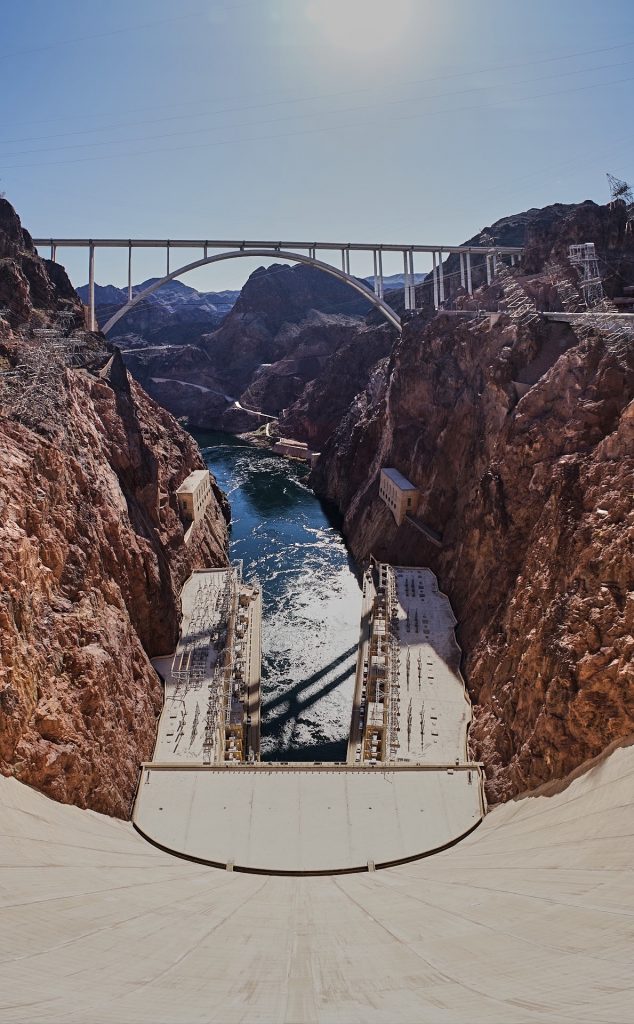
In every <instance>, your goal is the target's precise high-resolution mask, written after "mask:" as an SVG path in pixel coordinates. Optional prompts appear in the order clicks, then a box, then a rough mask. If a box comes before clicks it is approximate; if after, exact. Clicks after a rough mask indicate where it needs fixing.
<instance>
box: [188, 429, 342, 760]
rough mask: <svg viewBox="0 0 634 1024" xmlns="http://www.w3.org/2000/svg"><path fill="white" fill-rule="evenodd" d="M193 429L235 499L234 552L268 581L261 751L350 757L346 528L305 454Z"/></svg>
mask: <svg viewBox="0 0 634 1024" xmlns="http://www.w3.org/2000/svg"><path fill="white" fill-rule="evenodd" d="M195 437H196V440H197V441H198V443H199V444H200V446H201V448H202V451H203V455H204V457H205V459H206V461H207V464H208V466H209V468H210V469H211V470H212V472H213V473H214V475H215V476H216V479H217V480H218V483H219V485H220V486H221V487H222V489H223V490H224V491H225V492H226V493H227V494H228V496H229V501H230V502H231V511H232V516H233V525H232V531H231V558H232V559H238V558H241V559H243V561H244V573H245V577H246V578H247V579H249V578H251V577H253V576H257V577H258V578H259V580H260V582H261V584H262V593H263V605H264V607H263V611H264V615H263V622H262V651H263V659H262V661H263V664H262V714H263V721H262V757H263V758H264V759H268V760H275V761H292V760H306V761H312V760H316V761H342V760H345V757H346V744H347V738H348V731H349V728H350V713H351V708H352V695H353V689H354V671H355V666H356V650H357V641H358V636H359V616H360V610H361V590H360V585H359V580H358V576H357V574H356V567H355V565H354V563H353V561H352V560H351V558H350V556H349V555H348V552H347V550H346V547H345V544H344V542H343V538H342V536H341V533H340V532H339V530H338V528H337V525H336V523H335V521H334V520H333V518H332V516H331V515H329V513H328V511H327V510H326V509H325V508H324V506H323V505H322V504H321V502H320V501H319V499H318V498H317V497H316V496H315V494H314V493H313V492H312V491H311V489H310V488H309V487H308V486H307V485H306V478H307V476H308V471H307V469H306V467H305V466H303V465H302V464H301V463H297V462H289V461H288V460H286V459H282V458H280V457H279V456H277V455H273V454H271V453H270V452H269V451H267V450H264V449H261V448H253V447H250V446H247V445H245V444H244V442H243V441H241V440H240V439H239V438H235V437H232V436H231V435H228V434H221V433H217V432H209V431H205V432H202V431H199V432H196V433H195Z"/></svg>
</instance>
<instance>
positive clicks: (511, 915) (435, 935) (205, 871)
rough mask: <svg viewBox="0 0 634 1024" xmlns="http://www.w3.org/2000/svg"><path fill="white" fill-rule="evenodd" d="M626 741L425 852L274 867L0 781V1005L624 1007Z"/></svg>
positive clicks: (143, 1008) (461, 1012)
mask: <svg viewBox="0 0 634 1024" xmlns="http://www.w3.org/2000/svg"><path fill="white" fill-rule="evenodd" d="M633 794H634V747H629V748H621V749H618V750H616V751H615V752H613V753H612V754H611V756H610V757H609V758H606V759H604V760H603V761H601V762H600V763H598V764H597V765H595V766H594V767H592V768H591V769H590V770H588V771H587V772H586V773H585V774H583V775H581V776H580V777H578V778H576V779H575V780H574V781H572V782H571V783H570V784H569V785H568V786H567V788H564V789H562V791H561V792H559V793H558V794H556V795H553V796H537V797H530V798H526V799H523V800H517V801H514V802H511V803H508V804H506V805H504V806H502V807H500V808H497V809H494V810H493V811H492V812H491V813H490V814H489V815H487V817H486V818H485V819H484V821H483V822H482V824H481V825H480V826H479V828H478V829H477V830H476V831H475V832H473V833H472V834H471V835H470V836H468V837H467V838H466V839H464V840H463V841H462V842H461V843H459V844H458V845H456V846H454V847H453V848H451V849H449V850H447V851H445V852H443V853H439V854H437V855H435V856H433V857H430V858H428V859H423V860H417V861H414V862H412V863H409V864H404V865H401V866H397V867H393V868H386V869H383V870H376V871H369V872H364V873H356V874H347V875H337V876H330V877H273V876H266V875H265V876H262V875H255V874H246V873H239V872H238V871H237V870H234V871H226V870H223V871H220V870H217V869H215V868H212V867H208V866H206V865H199V864H195V863H191V862H189V861H186V860H182V859H177V858H175V857H173V856H170V855H168V854H166V853H163V852H162V851H160V850H157V849H156V848H154V847H153V846H151V845H149V844H148V843H147V842H145V841H144V840H143V839H142V838H141V837H140V836H139V835H138V834H137V833H136V832H135V831H134V829H133V827H132V825H131V824H129V823H125V822H121V821H118V820H115V819H112V818H107V817H104V816H101V815H99V814H96V813H94V812H90V811H82V810H79V809H77V808H75V807H71V806H65V805H61V804H58V803H55V802H54V801H51V800H49V799H47V798H46V797H44V796H42V795H41V794H39V793H37V792H35V791H34V790H31V789H29V788H27V787H26V786H23V785H21V784H20V783H18V782H16V781H14V780H10V779H0V806H1V807H2V819H1V830H2V835H1V838H0V865H1V869H2V875H1V877H2V890H1V900H2V919H3V928H2V963H1V965H0V1019H1V1020H3V1021H7V1022H8V1021H11V1022H12V1024H18V1022H20V1024H22V1022H24V1024H26V1022H28V1024H44V1022H59V1021H65V1022H69V1024H75V1022H76V1024H79V1022H81V1024H85V1022H87V1021H90V1022H91V1024H92V1022H95V1024H98V1022H110V1021H112V1022H115V1021H116V1022H124V1021H125V1022H126V1024H127V1022H130V1024H132V1022H148V1024H149V1022H152V1024H157V1022H170V1024H172V1022H176V1024H190V1022H192V1021H218V1022H223V1024H234V1022H235V1024H238V1022H245V1021H249V1022H250V1021H262V1022H264V1021H266V1022H271V1021H276V1022H277V1021H279V1022H287V1024H296V1022H301V1024H303V1022H323V1024H350V1022H362V1021H363V1022H364V1024H375V1022H376V1024H378V1022H381V1024H383V1022H385V1024H388V1022H390V1024H391V1022H394V1021H399V1022H400V1024H421V1022H433V1024H437V1022H438V1021H451V1022H463V1021H464V1022H465V1024H466V1022H469V1024H480V1022H482V1024H485V1022H486V1024H492V1022H498V1021H499V1022H503V1024H509V1022H513V1024H520V1022H529V1021H530V1022H536V1021H542V1022H548V1024H553V1022H561V1024H563V1022H570V1021H575V1022H579V1021H586V1022H588V1024H596V1022H598V1021H603V1022H617V1021H618V1022H623V1021H626V1020H631V1013H632V1005H631V984H632V976H631V951H632V932H633V920H634V882H633V879H632V872H631V865H632V862H633V859H634V800H633Z"/></svg>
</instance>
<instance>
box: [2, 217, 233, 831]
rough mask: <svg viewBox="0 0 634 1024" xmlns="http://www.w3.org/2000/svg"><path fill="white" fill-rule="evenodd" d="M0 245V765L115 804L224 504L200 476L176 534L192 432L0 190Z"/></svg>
mask: <svg viewBox="0 0 634 1024" xmlns="http://www.w3.org/2000/svg"><path fill="white" fill-rule="evenodd" d="M0 251H2V253H3V255H4V260H3V262H2V265H1V268H0V295H1V298H0V301H1V302H2V303H3V304H4V306H5V307H8V312H7V313H5V314H4V316H3V319H2V320H0V364H1V365H0V371H2V375H1V376H0V384H1V386H2V390H1V391H0V395H1V398H0V771H2V772H3V773H4V774H7V775H14V776H15V777H17V778H18V779H20V780H21V781H23V782H26V783H28V784H29V785H32V786H34V787H36V788H38V789H41V790H42V791H43V792H45V793H47V794H48V795H49V796H52V797H55V798H56V799H58V800H61V801H63V802H68V803H75V804H78V805H79V806H81V807H90V808H93V809H95V810H98V811H102V812H105V813H107V814H112V815H117V816H120V817H126V816H127V815H128V813H129V810H130V805H131V799H132V796H133V793H134V789H135V786H136V781H137V776H138V768H139V764H140V762H141V761H142V760H143V759H144V758H146V757H148V756H149V755H150V753H151V750H152V747H153V743H154V737H155V726H156V716H157V714H158V712H159V710H160V705H161V688H160V685H159V682H158V678H157V676H156V674H155V672H154V670H153V669H152V666H151V665H150V661H149V658H150V657H151V656H153V655H157V654H162V653H167V652H169V651H170V650H171V649H173V647H174V645H175V641H176V638H177V633H178V617H179V607H178V596H179V591H180V587H181V585H182V583H183V582H184V580H185V578H186V577H187V576H188V575H189V573H190V572H191V570H192V569H193V568H195V567H200V566H202V565H223V564H226V561H227V526H226V520H227V518H228V507H227V504H226V499H225V498H224V495H222V494H221V493H220V491H219V490H218V489H217V488H214V500H213V502H212V503H211V505H210V506H209V508H208V510H207V512H206V515H205V518H204V521H201V522H200V523H199V524H197V525H196V527H195V528H194V531H193V535H192V538H191V542H190V543H189V544H187V545H185V544H184V539H183V538H184V530H183V525H182V523H181V521H180V518H179V514H178V507H177V501H176V496H175V490H176V488H177V487H178V485H179V484H180V483H181V482H182V480H183V478H184V477H185V476H186V475H187V474H188V473H189V472H190V471H191V470H192V469H194V468H199V467H202V465H203V463H202V460H201V456H200V453H199V451H198V448H197V446H196V445H195V443H194V442H193V440H192V439H191V438H190V437H189V435H187V434H186V433H185V432H184V431H183V430H182V429H181V428H180V427H179V426H178V424H177V423H176V421H175V420H174V419H173V418H172V417H171V415H170V414H169V413H167V412H165V411H164V410H162V409H161V408H160V407H158V406H157V405H156V404H155V403H154V402H153V401H152V400H151V399H150V398H148V396H147V395H146V394H145V393H144V392H143V391H142V390H141V388H140V387H139V386H138V385H137V384H136V383H135V382H134V381H133V380H131V379H130V377H129V376H128V373H127V371H126V369H125V366H124V364H123V362H122V360H121V357H120V355H119V354H118V351H117V350H114V351H113V350H112V349H110V351H108V350H107V348H106V346H105V344H104V342H103V339H102V338H100V336H98V335H89V334H85V333H84V332H81V333H77V332H76V331H73V327H77V326H79V325H80V324H81V323H82V322H83V307H82V306H81V303H79V301H78V299H77V296H76V295H75V293H74V292H73V290H72V288H71V286H70V284H69V282H68V280H67V278H66V276H65V274H64V272H63V270H61V268H60V267H58V266H56V265H54V264H49V263H46V262H45V261H42V260H40V258H39V257H38V256H37V253H36V252H35V250H34V249H33V246H32V243H31V241H30V238H29V236H28V235H27V234H26V232H23V230H22V228H21V226H20V223H19V220H18V218H17V216H16V215H15V213H14V212H13V210H12V209H11V207H10V206H9V204H8V203H6V202H4V201H1V200H0ZM60 313H63V314H65V316H64V317H62V321H61V323H62V326H60ZM18 328H19V329H18ZM34 328H36V331H35V333H34V330H33V329H34ZM37 328H40V330H37ZM60 350H63V352H64V353H65V355H66V356H67V358H66V359H65V362H61V361H59V352H60ZM69 353H70V355H69ZM47 355H48V356H50V359H48V360H47V358H46V357H47ZM47 363H48V365H47ZM51 367H52V368H51ZM26 388H29V389H30V394H31V397H30V399H29V401H28V402H23V401H21V399H22V397H23V396H22V394H21V391H22V390H24V389H26Z"/></svg>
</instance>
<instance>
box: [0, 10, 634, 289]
mask: <svg viewBox="0 0 634 1024" xmlns="http://www.w3.org/2000/svg"><path fill="white" fill-rule="evenodd" d="M1 25H2V34H1V39H0V106H1V108H2V122H1V124H2V127H1V128H0V134H1V137H2V142H1V150H0V152H1V159H0V190H3V191H4V192H5V193H6V195H7V198H8V199H9V200H10V201H11V202H12V203H13V204H14V205H15V206H16V208H17V210H18V212H19V214H20V216H21V217H22V220H23V223H24V224H25V226H26V227H27V228H28V229H29V230H30V231H31V232H32V233H33V234H35V235H42V236H49V235H51V234H56V235H66V236H86V237H89V236H92V237H99V236H102V237H103V236H110V237H113V236H122V237H125V238H128V237H130V236H144V237H172V238H176V237H190V238H191V237H196V238H213V237H216V238H218V237H225V238H227V237H229V238H234V237H235V238H244V237H246V238H249V237H250V238H258V237H260V238H284V237H287V238H297V239H300V238H301V239H324V240H332V241H366V240H367V241H381V242H418V243H425V244H427V243H429V244H435V243H445V244H451V243H454V244H456V243H459V242H461V241H463V240H464V239H465V238H468V237H469V236H470V235H472V234H474V233H475V232H476V231H477V230H479V229H480V228H481V227H482V226H484V225H486V224H489V223H491V222H492V221H494V220H496V219H497V218H499V217H502V216H505V215H507V214H510V213H513V212H517V211H519V210H524V209H527V208H528V207H531V206H542V205H546V204H547V203H551V202H557V201H560V202H573V201H578V200H582V199H586V198H592V199H595V200H597V201H600V202H604V201H606V199H607V195H608V193H607V185H606V179H605V172H606V171H608V170H609V171H612V173H614V174H616V175H618V176H619V177H623V178H628V177H629V178H633V179H634V138H633V136H632V106H633V103H632V100H633V97H634V2H632V0H592V2H590V0H574V2H573V0H531V2H530V3H527V2H520V0H479V2H475V0H433V2H429V0H385V2H380V0H202V2H200V0H198V2H196V0H191V2H190V0H183V2H181V3H178V4H175V3H173V2H172V3H168V2H167V0H108V2H107V3H105V2H103V0H102V2H96V0H20V2H19V3H12V4H9V3H8V2H5V3H4V4H3V5H2V19H1ZM59 258H60V261H61V262H63V263H64V264H65V265H66V266H67V268H68V270H69V272H70V274H71V277H72V279H73V281H74V283H75V284H81V283H83V282H84V281H85V280H86V278H87V268H86V265H85V263H86V260H85V257H83V256H82V257H81V258H80V257H79V256H78V254H76V253H73V252H72V251H71V250H62V251H61V252H60V253H59ZM189 258H195V257H194V256H193V255H192V256H190V254H189V253H183V259H182V262H183V263H186V262H188V260H189ZM97 259H98V262H97V271H96V276H97V280H98V281H99V282H100V283H103V284H105V283H115V284H122V283H123V282H124V280H125V277H126V273H127V264H126V254H125V252H123V251H122V252H120V253H118V254H117V253H114V254H112V253H104V252H100V251H99V252H98V254H97ZM172 266H173V267H174V263H172ZM163 269H164V263H163V257H162V255H159V254H158V253H157V252H154V253H152V252H151V251H150V252H148V253H144V254H141V255H135V272H134V277H135V280H141V279H143V278H145V277H149V276H155V275H158V274H160V273H162V272H163ZM251 269H252V267H251V266H247V265H246V262H245V261H235V262H228V263H224V264H220V265H218V266H215V267H211V268H208V269H207V270H205V271H198V272H196V274H192V275H189V277H188V278H186V279H185V280H186V282H187V283H189V284H193V285H195V286H196V287H199V288H203V289H206V290H216V289H220V288H226V287H232V286H237V285H239V284H240V283H241V282H242V280H243V279H244V277H245V276H246V274H247V273H248V272H249V271H250V270H251ZM370 269H371V268H370V267H369V266H367V265H364V264H362V263H357V264H355V262H354V261H353V264H352V270H353V272H354V273H358V274H364V273H368V272H369V271H370ZM401 269H402V267H401V266H400V265H399V264H398V263H395V264H394V265H393V266H391V265H389V264H388V266H387V268H386V271H387V272H391V271H397V270H401ZM416 269H418V270H423V269H426V267H425V265H424V264H421V265H420V266H419V267H417V268H416Z"/></svg>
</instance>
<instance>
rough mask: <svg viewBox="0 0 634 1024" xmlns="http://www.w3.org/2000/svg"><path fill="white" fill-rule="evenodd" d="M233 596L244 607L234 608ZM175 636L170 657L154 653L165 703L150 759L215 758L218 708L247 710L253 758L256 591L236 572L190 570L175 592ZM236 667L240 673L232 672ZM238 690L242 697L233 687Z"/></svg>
mask: <svg viewBox="0 0 634 1024" xmlns="http://www.w3.org/2000/svg"><path fill="white" fill-rule="evenodd" d="M239 594H244V595H247V596H248V598H249V601H248V604H247V605H245V606H243V605H239V604H238V602H239ZM181 609H182V621H181V637H180V640H179V644H178V647H177V650H176V654H175V656H174V658H173V659H172V658H171V657H170V658H156V659H154V662H153V664H154V667H155V668H156V669H157V671H158V672H159V674H160V675H161V677H162V678H163V680H164V703H163V710H162V713H161V717H160V720H159V724H158V730H157V737H156V744H155V748H154V757H153V760H155V761H161V762H166V761H167V762H170V763H175V764H178V763H182V764H199V765H202V764H203V763H210V762H211V763H213V762H222V761H223V760H225V758H226V757H227V756H228V755H227V754H226V751H225V729H224V726H225V717H224V716H225V712H226V711H228V710H229V708H228V702H229V701H231V711H233V712H234V713H235V716H236V721H237V720H238V719H239V720H240V721H242V718H243V715H245V714H246V713H249V714H250V717H251V724H250V726H249V728H248V729H247V736H248V747H249V751H250V752H252V753H253V755H254V756H255V757H257V756H259V742H260V741H259V722H260V710H259V705H260V674H261V662H262V652H261V636H260V634H261V612H262V599H261V593H260V591H259V588H257V587H251V586H249V585H246V584H239V581H238V576H237V570H236V569H234V568H232V569H209V570H200V571H197V572H194V573H193V574H192V575H191V576H190V577H189V579H188V580H187V581H186V583H185V585H184V587H183V590H182V593H181ZM238 667H240V676H239V680H240V682H238V677H237V676H236V672H237V669H238ZM239 688H242V689H243V690H244V700H243V701H241V700H240V699H238V698H237V697H236V696H235V694H234V692H233V691H234V690H236V689H239Z"/></svg>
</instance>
